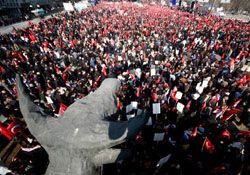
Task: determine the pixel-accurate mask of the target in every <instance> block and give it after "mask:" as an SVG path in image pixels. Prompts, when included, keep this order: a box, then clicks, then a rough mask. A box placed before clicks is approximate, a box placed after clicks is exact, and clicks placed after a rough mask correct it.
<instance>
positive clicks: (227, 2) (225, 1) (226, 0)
mask: <svg viewBox="0 0 250 175" xmlns="http://www.w3.org/2000/svg"><path fill="white" fill-rule="evenodd" d="M220 2H221V3H223V4H229V3H230V2H231V1H230V0H221V1H220Z"/></svg>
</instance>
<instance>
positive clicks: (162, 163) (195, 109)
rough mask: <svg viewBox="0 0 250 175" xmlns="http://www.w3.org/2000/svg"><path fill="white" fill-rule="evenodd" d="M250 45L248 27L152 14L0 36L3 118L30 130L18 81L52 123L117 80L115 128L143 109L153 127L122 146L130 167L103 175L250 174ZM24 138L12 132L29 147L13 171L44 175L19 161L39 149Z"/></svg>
mask: <svg viewBox="0 0 250 175" xmlns="http://www.w3.org/2000/svg"><path fill="white" fill-rule="evenodd" d="M249 41H250V26H249V25H248V24H245V23H243V22H240V21H236V20H224V19H221V18H219V17H216V16H213V15H207V16H199V15H198V14H195V13H188V12H183V11H178V10H176V9H169V8H166V7H162V6H158V5H152V4H151V5H149V4H148V5H147V4H144V5H142V4H138V3H122V2H119V3H101V4H98V5H96V6H94V7H92V8H88V9H85V10H83V11H82V12H81V13H78V12H71V13H66V12H63V13H60V14H58V15H56V16H54V17H53V18H51V19H48V20H46V21H42V22H40V23H38V24H32V23H31V24H30V25H29V27H27V28H25V29H21V30H16V29H13V32H12V33H9V34H6V35H2V36H0V54H1V59H0V81H1V84H0V88H1V93H0V113H1V114H2V115H3V116H5V117H6V118H8V119H10V120H13V118H15V120H18V122H20V123H22V122H23V119H22V115H21V113H20V110H19V105H18V100H17V97H18V94H17V90H16V86H15V74H16V73H19V74H20V75H21V77H22V78H23V82H24V85H25V86H26V88H27V89H28V90H29V93H30V96H31V97H32V99H33V101H34V102H35V103H36V104H37V105H38V106H39V107H40V110H41V113H42V114H44V115H46V114H50V115H51V116H53V117H62V115H63V111H65V110H66V108H67V106H69V105H71V104H72V103H74V101H75V100H77V99H80V98H84V97H85V96H86V95H88V94H89V93H91V92H94V91H95V90H96V89H97V88H98V87H99V85H100V84H101V82H102V81H103V80H104V79H105V78H107V77H116V78H118V79H120V80H121V82H122V87H121V89H120V90H119V91H118V92H117V108H118V112H117V115H115V116H112V118H111V120H115V121H119V122H122V121H126V120H128V119H129V117H133V116H134V114H136V113H139V112H140V110H143V109H147V110H148V111H149V113H150V116H151V117H150V119H149V121H148V123H147V124H146V126H145V127H144V129H143V130H142V131H141V132H140V133H139V134H138V135H137V136H136V138H135V140H129V141H128V142H126V143H125V144H122V145H119V147H126V148H127V147H128V148H130V149H132V151H133V154H132V157H130V158H128V160H123V161H119V162H117V163H116V164H115V165H114V164H113V165H106V166H104V168H103V169H104V174H105V172H107V174H111V170H112V173H113V174H126V175H128V174H137V175H140V174H143V175H146V174H150V175H152V174H162V175H163V174H168V175H170V174H176V175H177V174H180V175H181V174H227V175H229V174H230V175H235V174H237V173H239V172H240V173H241V174H248V173H249V172H250V170H249V168H250V160H249V157H250V154H249V153H250V152H249V148H250V147H249V146H250V145H249V144H250V142H249V136H250V132H249V131H248V128H249V127H250V120H249V119H250V115H249V114H250V99H249V97H250V91H249V87H250V86H249V85H250V84H249V80H250V62H249V61H250V60H249V49H250V42H249ZM131 102H137V105H136V107H135V106H134V105H133V107H132V109H131V105H130V104H131ZM157 105H158V107H159V106H160V109H159V108H158V109H155V108H157V107H156V106H157ZM153 106H154V107H153ZM129 108H130V109H129ZM157 110H158V112H157ZM23 130H25V127H23ZM23 130H22V129H19V130H18V131H15V132H13V130H11V131H9V130H7V131H6V132H7V133H8V132H13V133H12V135H11V137H9V138H8V139H13V137H14V136H18V138H20V140H22V142H21V143H22V146H23V147H25V146H27V145H31V144H32V145H31V147H32V148H30V149H28V148H24V149H22V150H21V153H20V154H18V155H17V157H16V158H13V165H15V163H16V161H15V160H19V162H18V163H20V164H23V165H22V166H20V164H18V166H13V165H12V166H10V168H12V170H13V173H19V174H36V173H37V174H39V172H41V170H40V169H39V168H38V169H37V168H34V169H32V168H27V167H29V166H30V167H32V166H35V165H34V164H32V163H30V161H22V160H24V159H25V158H24V157H25V156H23V154H22V152H23V151H24V152H25V151H26V152H27V149H28V152H33V151H34V150H40V149H42V148H41V147H39V144H37V143H36V142H35V141H30V138H31V136H29V134H28V133H27V131H25V134H23V133H22V132H23ZM1 131H3V129H2V130H1ZM20 133H21V134H20ZM2 134H3V133H2ZM157 134H158V136H159V137H157V136H156V135H157ZM31 140H35V139H31ZM26 158H27V157H26ZM32 158H34V156H32ZM36 159H37V157H36ZM25 160H26V159H25ZM31 162H32V161H31ZM38 162H39V161H38ZM45 164H46V163H45ZM108 166H115V168H113V167H111V168H110V167H108ZM13 167H14V168H13ZM17 167H22V168H17ZM27 169H28V170H29V171H30V170H31V169H32V170H33V171H31V172H29V173H28V172H27V171H28V170H27Z"/></svg>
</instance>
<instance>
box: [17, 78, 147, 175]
mask: <svg viewBox="0 0 250 175" xmlns="http://www.w3.org/2000/svg"><path fill="white" fill-rule="evenodd" d="M119 87H120V82H119V80H117V79H115V78H107V79H105V80H104V81H103V82H102V84H101V86H100V88H98V89H97V90H96V91H95V92H94V93H91V94H89V95H88V96H86V97H85V98H83V99H80V100H78V101H76V102H75V103H73V104H72V105H71V106H69V107H68V109H67V110H66V111H65V113H64V115H63V116H62V117H59V118H53V117H49V116H47V117H44V116H42V115H41V113H40V112H39V108H38V106H36V105H35V104H34V103H33V102H32V100H31V99H30V97H29V95H28V94H27V93H26V91H25V89H24V87H23V83H22V80H21V77H20V76H19V75H18V76H17V89H18V94H19V103H20V109H21V112H22V114H23V117H24V119H25V121H26V123H27V126H28V128H29V130H30V132H31V133H32V134H33V135H34V136H35V137H36V139H37V140H38V141H39V142H40V144H41V145H42V146H43V147H44V148H45V150H46V151H47V153H48V155H49V161H50V163H49V166H48V169H47V171H46V174H48V175H95V174H98V170H97V167H98V166H100V165H102V164H106V163H113V162H115V161H117V160H119V159H122V158H124V157H125V156H126V155H128V154H129V150H119V149H112V148H111V147H113V146H115V145H118V144H120V143H122V142H125V141H126V139H127V138H132V137H134V136H135V134H136V133H137V132H138V131H139V130H140V129H141V127H142V126H143V125H144V124H145V123H146V122H147V120H148V117H147V115H146V112H145V111H143V113H142V114H141V115H140V116H136V117H134V118H132V119H130V120H129V121H126V122H119V123H118V122H112V121H107V120H105V118H107V117H108V116H110V115H112V114H114V113H116V111H117V106H116V95H115V92H116V91H117V90H118V89H119Z"/></svg>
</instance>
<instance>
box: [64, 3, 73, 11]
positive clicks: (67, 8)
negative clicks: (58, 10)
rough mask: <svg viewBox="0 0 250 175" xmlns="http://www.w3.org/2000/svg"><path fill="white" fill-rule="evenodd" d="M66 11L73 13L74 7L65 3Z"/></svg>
mask: <svg viewBox="0 0 250 175" xmlns="http://www.w3.org/2000/svg"><path fill="white" fill-rule="evenodd" d="M63 7H64V10H66V11H68V12H71V11H74V7H73V5H72V3H71V2H68V3H63Z"/></svg>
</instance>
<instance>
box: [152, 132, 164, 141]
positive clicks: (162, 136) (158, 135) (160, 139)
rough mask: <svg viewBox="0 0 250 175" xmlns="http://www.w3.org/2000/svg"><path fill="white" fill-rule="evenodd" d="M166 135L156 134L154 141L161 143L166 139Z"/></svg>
mask: <svg viewBox="0 0 250 175" xmlns="http://www.w3.org/2000/svg"><path fill="white" fill-rule="evenodd" d="M164 135H165V133H155V135H154V141H156V142H159V141H162V140H163V139H164Z"/></svg>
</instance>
